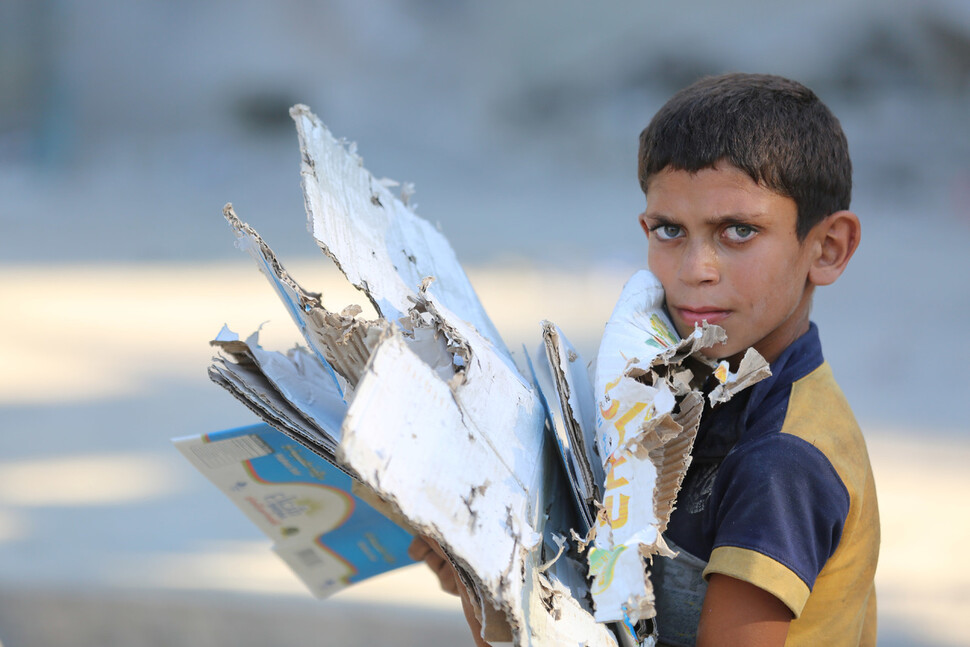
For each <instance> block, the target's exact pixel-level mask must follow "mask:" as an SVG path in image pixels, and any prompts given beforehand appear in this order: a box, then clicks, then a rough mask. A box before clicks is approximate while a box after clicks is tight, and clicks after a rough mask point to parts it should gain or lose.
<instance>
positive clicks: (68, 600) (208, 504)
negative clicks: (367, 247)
mask: <svg viewBox="0 0 970 647" xmlns="http://www.w3.org/2000/svg"><path fill="white" fill-rule="evenodd" d="M727 71H757V72H769V73H776V74H782V75H786V76H790V77H793V78H795V79H797V80H800V81H802V82H804V83H806V84H807V85H809V86H810V87H812V88H813V89H814V90H815V91H816V93H817V94H819V96H820V97H821V98H822V99H823V101H825V102H826V103H827V104H828V105H829V106H830V107H831V108H832V109H833V111H834V112H835V113H836V115H837V116H839V118H840V119H841V121H842V124H843V127H844V128H845V131H846V134H847V136H848V139H849V143H850V148H851V151H852V156H853V161H854V166H855V192H854V198H853V208H854V209H855V211H856V212H857V213H859V215H860V217H861V218H862V221H863V230H864V235H863V243H862V246H861V248H860V250H859V252H858V253H857V254H856V256H855V258H854V259H853V261H852V264H851V265H850V267H849V270H848V272H847V273H846V274H845V275H844V276H843V278H842V279H840V281H839V282H838V283H837V284H836V285H834V286H832V287H830V288H826V289H824V290H821V291H820V292H819V293H818V295H817V297H816V304H815V311H814V319H815V320H816V321H817V322H818V324H819V326H820V329H821V333H822V339H823V343H824V346H825V349H826V355H827V357H828V359H829V361H830V363H831V364H832V365H833V368H834V370H835V373H836V376H837V378H838V379H839V381H840V383H841V384H842V386H843V389H844V390H845V392H846V393H847V395H848V397H849V400H850V401H851V402H852V403H853V406H854V408H855V411H856V414H857V416H858V418H859V419H860V422H861V423H862V425H863V428H864V430H865V432H866V434H867V437H868V440H869V447H870V454H871V458H872V462H873V467H874V470H875V472H876V479H877V487H878V490H879V496H880V506H881V509H882V529H883V548H882V554H881V558H880V564H879V571H878V573H877V586H878V594H879V602H880V645H884V646H893V645H922V646H926V647H942V646H950V645H967V644H970V620H968V614H967V613H966V609H967V608H968V607H970V567H968V566H967V563H966V559H965V547H966V545H967V544H968V542H970V514H968V513H970V510H968V505H967V502H966V496H967V492H968V491H970V476H968V474H967V469H966V465H967V464H968V463H970V436H968V433H967V432H968V427H970V425H968V423H967V416H966V414H965V410H964V408H963V407H964V406H966V404H967V402H968V395H970V391H968V389H967V386H966V384H967V382H966V377H965V374H966V368H967V367H968V366H970V346H968V344H967V343H966V341H965V339H964V336H965V328H966V326H965V322H966V321H967V320H968V315H970V290H968V289H967V287H966V277H967V276H968V275H970V254H968V252H967V249H970V4H967V3H966V2H965V1H964V0H922V1H918V0H883V1H882V2H879V3H872V2H866V1H864V0H839V1H838V2H836V1H835V0H817V1H816V2H812V3H787V2H762V1H756V0H731V1H729V2H715V1H714V0H698V1H697V2H688V3H661V2H643V1H642V0H641V1H634V0H623V1H617V2H612V3H609V4H608V5H594V4H592V3H588V2H581V1H579V0H556V1H553V0H533V1H532V2H528V3H519V2H507V1H504V0H503V1H500V2H490V3H482V2H472V1H470V0H368V1H360V0H327V1H320V2H309V1H307V0H277V1H276V2H273V3H269V2H256V1H254V0H233V1H229V0H207V1H204V2H184V1H175V2H167V3H158V2H149V1H147V0H128V1H127V2H124V3H122V2H109V1H107V0H90V1H87V2H72V1H70V0H4V1H3V2H2V3H0V369H2V370H0V431H2V433H0V641H3V643H4V645H5V646H6V647H18V646H20V645H25V646H30V645H67V644H71V645H75V646H77V645H92V646H93V645H99V646H104V645H230V644H233V645H254V646H255V645H266V644H275V645H290V644H292V645H296V644H300V645H303V644H308V643H311V642H315V643H319V644H334V645H336V644H340V645H354V644H361V645H363V644H374V643H377V642H380V643H381V644H393V645H410V644H419V643H420V644H428V643H431V644H471V643H470V641H469V640H468V638H467V636H466V633H467V632H466V630H465V629H464V626H463V622H462V620H461V615H460V610H459V606H458V605H457V603H456V601H455V600H454V599H452V598H448V597H446V596H444V595H443V594H441V593H439V592H437V590H436V585H435V582H434V581H433V580H432V579H431V577H430V575H428V574H426V573H425V572H424V571H423V570H421V569H418V568H413V567H412V568H407V569H403V570H401V571H398V572H396V573H394V574H391V575H390V576H387V577H383V578H377V579H375V580H373V581H371V582H368V583H365V584H362V585H359V586H358V587H354V588H352V589H350V590H348V591H346V592H344V593H341V594H339V595H338V596H336V597H335V598H333V599H330V600H326V601H315V600H312V599H311V598H310V596H309V594H308V593H306V592H305V590H304V589H303V587H302V585H301V584H300V583H299V582H298V581H297V580H296V579H295V577H294V576H292V575H290V574H289V572H288V571H287V570H286V568H285V567H284V566H283V565H282V562H280V561H278V560H277V558H276V557H275V556H274V555H273V554H272V553H271V552H270V550H269V541H268V540H265V539H263V538H262V536H261V535H260V533H259V532H258V531H257V530H256V528H255V527H253V526H251V525H250V524H249V522H248V521H247V520H246V519H245V518H244V517H243V516H242V514H241V513H240V512H238V511H237V510H236V509H235V508H234V507H232V505H231V504H230V503H229V502H228V500H225V499H224V498H223V497H222V495H221V494H220V493H219V492H218V491H217V490H216V489H215V488H214V487H213V486H211V485H210V484H209V483H208V482H207V481H205V480H204V479H203V477H201V476H200V475H198V474H197V473H195V472H194V470H193V468H192V467H191V466H189V465H188V463H187V462H186V461H184V460H183V459H182V457H181V456H180V455H179V454H178V453H177V452H176V451H175V450H174V449H173V448H172V447H171V444H170V442H169V439H170V438H172V437H174V436H180V435H188V434H199V433H204V432H207V431H212V430H216V429H222V428H227V427H234V426H239V425H242V424H248V423H250V422H254V418H253V417H252V415H251V414H249V412H248V410H246V409H245V408H244V407H242V406H240V405H238V403H236V402H235V401H234V400H233V399H232V398H230V397H229V396H228V395H227V394H225V393H224V392H222V391H221V390H220V389H218V388H217V387H215V386H214V385H212V384H210V383H209V382H208V379H207V378H206V375H205V369H206V366H207V365H208V360H209V357H210V354H211V350H210V348H209V347H208V345H207V342H208V340H209V339H210V338H212V337H213V336H214V335H215V333H216V332H218V330H219V328H220V327H221V326H222V324H223V323H228V324H229V325H230V326H231V327H233V328H234V329H235V330H237V331H238V332H240V333H242V334H248V333H249V332H251V331H252V330H255V329H256V327H258V326H259V325H260V324H262V323H264V322H268V323H267V324H266V326H265V327H264V329H263V330H264V333H263V336H262V340H263V341H264V343H265V345H266V346H268V347H271V348H276V349H283V348H285V347H286V346H288V345H289V344H291V343H292V342H293V341H295V340H296V338H297V331H296V329H295V328H294V327H293V326H292V325H291V324H290V323H289V321H288V319H287V316H286V314H285V312H284V311H283V309H282V307H281V306H280V305H279V303H278V302H277V300H276V298H275V296H274V295H273V293H272V291H271V289H270V288H269V286H268V284H266V283H265V281H264V280H263V279H262V277H261V276H260V275H259V273H258V271H257V270H256V268H255V267H254V266H253V265H252V263H251V261H250V260H249V258H248V257H247V256H246V255H245V254H242V253H240V252H239V251H238V250H236V249H234V247H233V236H232V234H231V232H230V230H229V228H228V227H227V226H226V225H225V223H224V222H223V220H222V217H221V208H222V206H223V204H224V203H226V202H230V201H231V202H233V204H234V205H235V208H236V211H237V213H238V214H239V216H240V218H242V219H243V220H244V221H248V222H249V223H250V224H252V225H253V226H254V227H256V229H257V230H259V232H260V233H261V234H262V235H263V237H264V238H265V239H266V240H267V241H268V242H269V244H270V245H272V246H273V248H274V249H275V251H276V252H277V254H278V255H279V256H280V258H281V260H282V261H283V262H284V263H285V264H286V265H287V267H288V269H290V270H291V272H292V274H293V275H294V276H295V278H296V279H297V280H298V281H300V282H301V283H302V284H303V285H304V287H306V288H309V289H312V290H319V291H322V292H323V293H324V300H325V302H326V303H327V305H328V306H329V307H331V309H338V310H339V309H341V308H342V307H343V306H344V305H347V304H349V303H352V302H354V303H356V302H359V301H360V298H359V296H357V295H355V294H354V293H353V291H352V290H350V289H348V287H347V286H346V285H345V283H344V281H343V279H342V277H341V276H340V275H339V274H338V273H337V272H336V271H335V270H334V269H333V268H332V267H331V263H330V261H329V260H328V259H326V257H324V256H323V255H322V254H321V253H320V252H319V250H318V249H317V248H316V246H315V244H314V242H313V240H312V238H311V237H310V236H309V234H308V233H307V232H306V216H305V212H304V209H303V201H302V193H301V190H300V184H299V150H298V145H297V139H296V134H295V129H294V127H293V124H292V122H291V121H290V119H289V116H288V113H287V110H288V108H289V106H291V105H292V104H294V103H305V104H307V105H309V106H310V107H311V108H312V109H313V110H314V111H315V112H316V113H317V114H318V115H319V116H320V117H321V119H322V120H323V121H324V122H325V123H327V124H328V125H329V127H330V128H331V130H332V131H333V132H334V133H335V134H336V135H337V136H338V137H345V138H347V139H349V140H353V141H356V142H357V145H358V150H359V152H360V153H361V154H362V155H363V158H364V161H365V164H366V165H367V167H368V168H369V169H370V170H371V171H372V172H373V173H374V174H375V175H376V176H378V177H381V176H388V177H391V178H394V179H396V180H399V181H406V182H413V183H414V184H415V185H416V187H417V192H416V195H415V196H414V198H413V199H412V204H413V203H417V212H418V213H419V214H420V215H422V216H424V217H425V218H427V219H428V220H430V221H432V222H434V223H438V225H439V226H440V228H441V229H442V231H443V232H444V233H445V235H446V236H448V238H449V239H450V240H451V242H452V244H453V246H454V247H455V249H456V251H457V253H458V256H459V258H460V259H461V260H462V261H463V263H464V264H465V266H466V267H467V268H468V271H469V274H470V276H471V278H472V281H473V283H475V285H476V287H477V288H478V289H479V291H480V294H481V297H482V300H483V302H484V303H485V306H486V309H487V310H488V311H489V312H490V313H491V315H492V317H493V319H494V321H495V322H496V324H497V326H498V327H499V329H500V330H501V331H502V332H503V335H504V336H505V337H506V341H507V342H508V343H509V345H510V347H520V346H521V344H523V343H524V344H526V345H527V346H529V347H530V348H531V347H532V346H533V345H534V344H537V343H538V341H539V321H540V320H541V319H543V318H548V319H551V320H553V321H555V322H556V323H558V324H559V325H560V327H562V328H563V330H564V331H565V332H566V334H567V335H569V336H570V337H571V338H572V340H573V341H574V343H575V344H576V345H577V347H578V348H579V349H580V350H581V352H582V354H583V355H584V357H585V358H586V359H587V360H588V359H592V357H593V356H594V355H595V351H596V345H597V340H598V338H599V335H600V333H601V331H602V326H603V324H604V322H605V321H606V319H607V317H608V316H609V313H610V310H611V308H612V304H613V302H614V301H615V299H616V296H617V295H618V294H619V291H620V288H621V287H622V284H623V282H624V280H625V279H626V278H627V277H628V276H629V275H630V274H631V273H632V272H633V271H634V270H635V269H636V268H638V267H642V266H644V265H645V259H646V243H645V241H644V239H643V237H642V235H641V234H640V231H639V228H638V226H637V223H636V216H637V214H638V213H639V212H640V211H641V210H642V208H643V196H642V195H641V193H640V191H639V188H638V185H637V181H636V145H637V135H638V134H639V132H640V130H641V129H642V128H643V127H644V126H645V125H646V124H647V122H648V121H649V119H650V117H651V116H652V115H653V113H654V112H655V111H656V110H657V108H659V107H660V106H661V105H662V104H663V102H664V101H665V100H666V99H667V98H668V97H669V96H670V94H671V93H673V92H674V91H676V90H677V89H679V88H681V87H683V86H685V85H687V84H688V83H690V82H692V81H693V80H695V79H697V78H698V77H700V76H702V75H705V74H712V73H721V72H727Z"/></svg>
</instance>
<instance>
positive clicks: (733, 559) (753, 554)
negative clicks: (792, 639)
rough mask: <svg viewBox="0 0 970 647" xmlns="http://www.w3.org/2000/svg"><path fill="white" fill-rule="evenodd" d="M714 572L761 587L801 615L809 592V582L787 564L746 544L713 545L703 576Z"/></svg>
mask: <svg viewBox="0 0 970 647" xmlns="http://www.w3.org/2000/svg"><path fill="white" fill-rule="evenodd" d="M713 573H720V574H722V575H729V576H730V577H733V578H735V579H739V580H741V581H743V582H748V583H750V584H754V585H755V586H757V587H758V588H759V589H764V590H765V591H767V592H768V593H771V594H772V595H774V596H775V597H776V598H778V599H779V600H781V601H782V602H784V603H785V606H787V607H788V608H789V609H791V612H792V613H793V614H794V616H795V617H796V618H797V617H798V616H800V615H801V613H802V609H803V608H804V607H805V602H806V601H808V595H809V593H811V590H810V589H809V588H808V585H806V584H805V582H803V581H802V579H801V578H800V577H798V576H797V575H795V572H794V571H792V570H791V569H789V568H788V567H787V566H785V565H783V564H781V563H780V562H776V561H775V560H773V559H771V558H770V557H768V556H766V555H763V554H761V553H759V552H757V551H754V550H748V549H747V548H737V547H736V546H719V547H717V548H715V549H714V550H713V552H711V559H710V561H709V562H708V564H707V568H705V569H704V579H708V578H710V576H711V575H712V574H713Z"/></svg>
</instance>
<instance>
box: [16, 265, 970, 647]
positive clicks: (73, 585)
mask: <svg viewBox="0 0 970 647" xmlns="http://www.w3.org/2000/svg"><path fill="white" fill-rule="evenodd" d="M317 265H318V264H317V263H308V264H304V263H297V264H296V265H294V266H293V267H291V268H290V269H291V271H292V272H293V274H294V275H295V276H296V278H297V279H298V280H301V281H303V282H304V283H305V284H306V287H308V288H310V289H316V290H321V291H323V292H324V298H325V301H326V302H327V304H328V305H329V306H330V307H332V308H334V309H338V310H339V309H341V308H342V307H343V306H344V305H347V304H349V303H351V302H359V299H358V298H357V296H356V295H355V293H354V292H353V291H352V290H351V289H349V288H347V287H346V285H344V283H343V281H342V278H341V277H339V276H337V275H335V274H334V273H332V272H326V271H324V272H320V271H318V270H317V269H316V266H317ZM470 273H471V277H472V280H473V282H474V283H475V285H476V287H477V288H478V289H479V291H480V292H481V294H482V299H483V301H484V302H485V305H486V308H487V309H488V311H489V312H490V313H491V314H492V316H493V318H494V320H495V323H496V325H497V326H498V328H499V329H500V330H501V331H502V332H503V334H504V335H506V337H507V340H508V341H509V342H510V346H513V347H517V344H520V343H522V342H526V343H529V344H530V345H532V344H535V343H537V342H538V339H539V337H538V334H539V333H538V322H539V321H540V320H541V319H543V318H549V319H552V320H553V321H556V322H557V323H559V324H560V325H561V326H562V327H563V328H564V330H565V331H566V333H567V334H568V335H570V337H572V338H573V340H574V341H575V342H576V344H577V346H578V347H579V348H580V350H581V352H582V353H583V354H584V356H586V359H587V360H589V359H592V353H593V352H594V351H593V349H594V348H595V343H596V339H597V338H598V336H599V334H600V331H601V329H602V328H601V327H602V322H603V321H605V318H606V317H607V316H608V314H609V310H610V308H611V306H612V303H613V302H614V301H615V299H616V295H617V294H618V292H619V289H620V286H621V285H622V282H623V280H624V279H625V278H626V275H627V273H628V270H627V269H616V268H614V269H611V270H602V271H598V273H597V272H592V273H585V274H573V275H570V274H567V273H562V272H552V271H541V270H536V269H534V268H532V269H530V268H518V269H515V268H501V269H494V268H493V269H489V268H481V269H479V270H477V271H471V272H470ZM603 286H607V287H606V288H605V289H604V287H603ZM55 288H56V289H55ZM572 295H578V296H572ZM0 302H2V303H4V305H5V310H6V311H7V316H5V318H4V319H3V320H2V322H0V326H2V330H0V333H2V334H0V357H2V358H3V367H4V371H3V374H2V376H0V421H2V428H3V432H4V433H3V434H2V435H0V450H2V452H0V639H2V640H3V641H4V643H5V644H6V645H8V647H15V646H19V645H26V646H28V647H29V646H30V645H53V646H56V645H60V644H64V645H67V644H71V645H75V646H76V645H92V646H94V645H99V646H103V645H129V644H139V645H154V644H159V645H161V644H165V645H181V644H186V645H189V644H191V645H230V644H232V645H254V646H255V645H263V644H269V641H268V638H267V637H268V636H274V637H275V640H276V642H275V643H274V644H282V645H285V644H294V645H295V644H306V642H305V641H309V642H319V643H320V644H341V645H349V644H375V643H381V644H400V645H406V644H411V643H409V642H408V641H409V640H412V639H414V640H421V639H422V638H423V642H424V644H428V643H431V644H463V643H462V642H461V641H462V640H465V638H466V635H465V633H464V628H463V623H462V620H461V614H460V611H459V606H458V604H457V601H456V600H455V599H454V598H451V597H449V596H446V595H445V594H443V593H441V592H440V591H438V589H437V585H436V583H435V581H434V579H433V578H432V577H431V576H430V575H429V574H428V573H426V572H425V571H424V570H423V569H421V568H419V567H411V568H407V569H402V570H401V571H398V572H396V573H392V574H390V575H388V576H385V577H382V578H375V579H374V580H372V581H370V582H366V583H364V584H361V585H358V586H356V587H352V588H351V589H349V590H347V591H345V592H343V593H340V594H338V595H337V596H336V597H335V598H333V599H331V600H327V601H315V600H312V599H311V598H310V596H309V595H308V594H307V593H306V592H305V591H304V589H303V587H302V585H301V584H300V583H299V581H297V580H296V579H295V577H294V576H293V575H292V574H290V573H289V571H288V570H287V569H286V567H285V566H284V565H283V563H282V562H281V561H280V560H278V559H277V558H276V557H275V555H273V553H272V552H271V551H270V550H269V541H268V540H266V539H264V538H263V537H262V536H261V535H260V534H259V532H258V531H257V530H256V529H255V528H254V527H252V526H251V525H250V524H249V522H248V521H247V520H246V519H245V518H244V517H243V516H242V514H241V513H239V512H238V511H237V510H236V509H235V508H234V507H232V505H231V504H230V503H229V502H228V501H227V500H225V499H224V498H223V497H222V495H221V494H220V493H219V492H218V491H217V490H216V489H215V488H214V487H212V486H211V485H210V484H209V483H208V482H207V481H205V480H204V479H203V478H202V477H201V476H200V475H198V474H197V473H196V472H195V471H194V469H193V468H192V467H191V466H190V465H188V463H187V462H185V461H184V460H183V459H182V457H181V456H180V455H179V454H178V453H177V452H176V451H175V450H174V449H173V448H172V447H171V445H170V443H169V439H170V438H171V437H173V436H178V435H183V434H197V433H203V432H206V431H210V430H214V429H219V428H226V427H232V426H237V425H241V424H247V423H250V422H252V421H253V418H252V416H251V414H249V412H248V411H247V410H245V409H244V408H243V407H241V406H239V405H238V404H237V403H236V402H235V401H234V400H233V399H232V398H230V397H229V396H228V395H226V394H225V393H223V392H221V390H219V389H218V388H216V387H215V386H214V385H211V384H210V383H209V382H208V380H207V378H206V377H205V367H206V365H207V362H208V358H209V356H210V354H211V349H210V348H209V347H208V346H207V344H206V341H207V340H208V339H209V338H210V337H211V336H213V335H214V334H215V333H216V332H217V331H218V329H219V328H220V327H221V325H222V324H223V323H224V322H225V323H229V324H230V326H231V327H233V328H234V329H236V330H237V331H238V332H240V333H242V334H247V333H249V332H251V331H252V330H254V329H256V328H257V327H259V326H260V324H262V323H263V322H264V321H266V320H270V322H269V323H268V324H266V325H265V326H264V327H263V332H262V336H261V339H262V340H263V342H264V344H265V345H266V346H267V347H270V348H276V349H283V348H286V347H287V346H289V345H290V344H291V343H292V342H293V341H295V333H294V331H295V329H294V328H293V327H292V325H290V323H289V321H288V320H287V319H286V315H285V313H284V312H283V310H282V308H281V306H280V305H279V304H278V302H277V301H276V298H275V296H274V295H273V294H272V292H271V290H270V289H269V287H268V285H266V284H265V282H264V281H263V279H262V278H261V277H260V276H259V275H258V273H257V272H256V271H255V270H254V269H253V268H252V267H251V266H249V265H247V264H245V263H241V264H222V265H211V266H205V265H202V266H188V265H173V266H157V267H142V266H138V267H131V266H128V267H118V266H110V267H107V266H87V267H70V268H49V269H40V268H7V269H3V270H0ZM8 306H12V307H8ZM863 423H864V427H866V432H867V434H868V438H869V446H870V454H871V457H872V461H873V466H874V470H875V473H876V478H877V486H878V490H879V496H880V507H881V513H882V529H883V547H882V554H881V559H880V565H879V571H878V575H877V583H878V594H879V604H880V621H881V622H880V625H881V636H882V637H881V640H880V644H882V645H895V644H899V645H902V644H909V645H927V646H944V645H961V644H965V640H966V636H967V635H970V621H968V620H967V618H966V616H965V613H964V611H965V609H966V608H967V605H968V602H970V599H968V598H970V587H968V579H970V578H968V569H967V568H966V567H965V566H964V563H965V560H963V553H964V550H963V548H964V547H965V546H966V545H968V543H970V519H968V517H967V515H965V514H956V513H955V512H954V511H959V510H965V509H966V506H965V503H964V501H963V496H964V494H965V493H966V492H967V491H970V476H968V475H967V473H966V471H965V466H966V465H967V464H968V462H970V443H968V442H967V438H966V436H965V435H963V436H961V435H958V434H957V433H950V434H946V433H943V434H941V433H939V430H934V431H933V432H928V431H926V430H925V429H921V428H919V427H918V426H914V425H894V426H892V427H888V426H885V425H874V426H867V425H866V424H865V421H863ZM944 431H946V430H944ZM432 636H434V638H432ZM415 637H416V638H415ZM439 638H440V639H439ZM247 641H248V642H247ZM355 641H357V642H355ZM414 644H417V643H416V642H415V643H414Z"/></svg>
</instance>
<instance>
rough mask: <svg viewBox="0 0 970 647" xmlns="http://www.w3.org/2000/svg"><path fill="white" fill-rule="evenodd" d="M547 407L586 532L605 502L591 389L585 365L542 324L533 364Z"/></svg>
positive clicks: (554, 330)
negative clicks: (540, 340)
mask: <svg viewBox="0 0 970 647" xmlns="http://www.w3.org/2000/svg"><path fill="white" fill-rule="evenodd" d="M529 366H530V369H531V371H532V375H533V379H534V380H535V383H536V386H537V388H538V391H539V394H540V395H541V397H542V400H543V402H544V404H545V407H546V412H547V416H548V418H549V422H550V426H551V428H552V432H553V435H554V437H555V440H556V446H557V447H558V449H559V453H560V459H561V461H562V464H563V467H564V469H565V472H566V475H567V477H568V479H569V485H570V487H569V490H570V491H572V492H574V493H576V495H577V497H576V508H577V510H578V511H579V514H580V518H581V521H582V525H581V526H580V527H579V529H580V530H582V532H584V533H585V532H587V531H588V530H589V529H590V528H592V527H593V524H594V523H595V517H596V513H595V509H596V508H595V506H596V503H597V502H599V501H600V500H601V499H602V491H601V488H602V484H603V481H604V475H603V464H602V461H601V460H600V459H599V458H598V455H597V449H596V437H595V421H596V416H595V409H596V402H595V400H594V398H593V387H592V385H591V384H590V381H589V375H588V373H587V369H586V366H585V363H584V362H583V361H582V359H581V358H580V357H579V354H578V353H577V352H576V351H575V349H573V347H572V345H571V344H570V343H569V340H567V339H566V336H565V335H564V334H563V332H562V331H561V330H560V329H559V327H558V326H556V325H555V324H554V323H552V322H549V321H543V322H542V345H541V346H540V348H539V350H538V351H537V352H536V354H535V356H534V357H533V358H532V360H531V361H530V363H529Z"/></svg>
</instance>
